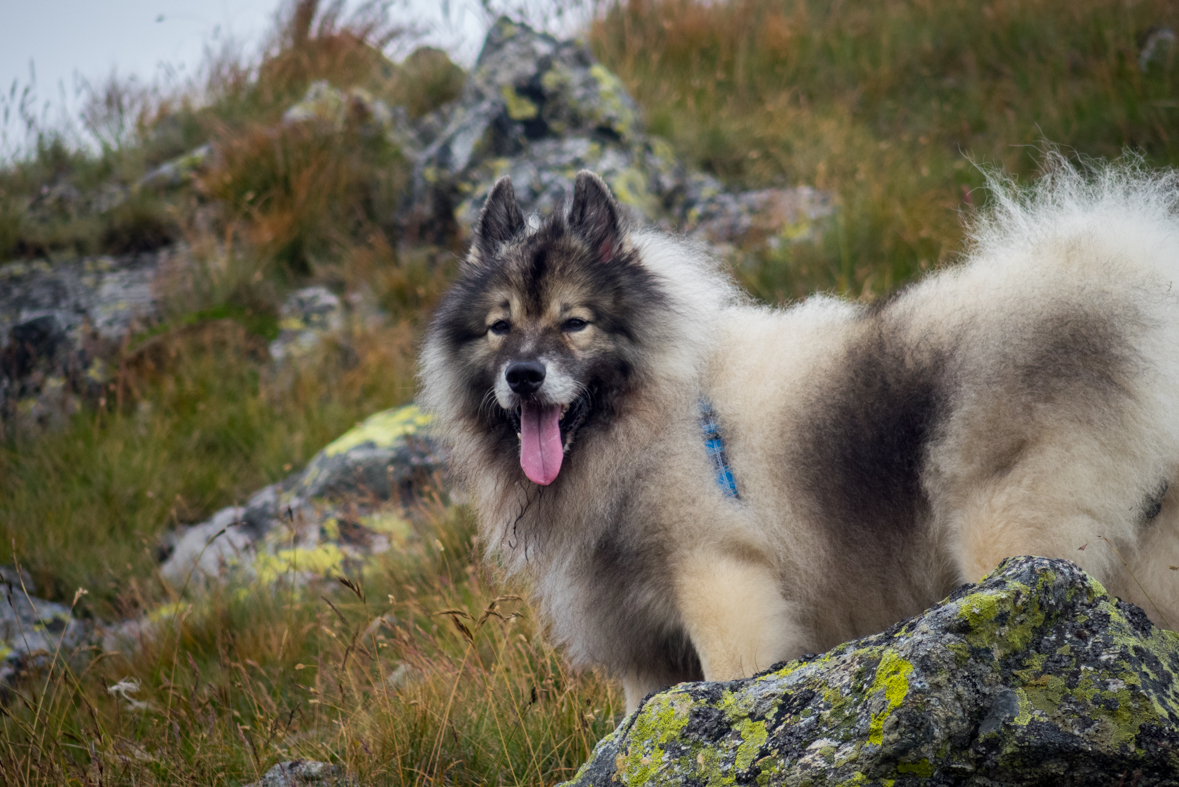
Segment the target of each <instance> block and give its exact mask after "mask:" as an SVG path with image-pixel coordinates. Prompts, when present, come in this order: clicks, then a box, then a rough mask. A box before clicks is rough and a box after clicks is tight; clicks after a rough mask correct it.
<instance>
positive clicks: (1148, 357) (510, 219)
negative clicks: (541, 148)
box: [421, 161, 1179, 709]
mask: <svg viewBox="0 0 1179 787" xmlns="http://www.w3.org/2000/svg"><path fill="white" fill-rule="evenodd" d="M1177 185H1179V184H1177V180H1176V177H1175V175H1173V174H1169V173H1164V174H1150V173H1148V172H1146V171H1144V170H1143V169H1142V168H1141V167H1140V166H1139V165H1137V164H1130V165H1126V166H1121V167H1106V168H1100V169H1097V170H1095V171H1092V172H1089V173H1087V174H1085V173H1081V172H1078V171H1077V170H1076V169H1074V168H1071V167H1070V166H1069V165H1068V164H1065V163H1063V162H1060V161H1057V162H1056V164H1055V167H1054V169H1053V170H1052V172H1051V173H1050V174H1049V175H1048V176H1046V177H1045V178H1044V179H1043V180H1041V182H1040V183H1039V184H1038V185H1037V186H1036V187H1035V188H1034V189H1032V190H1031V191H1029V192H1020V191H1018V190H1017V189H1015V188H1014V187H1012V186H1010V185H1009V184H1005V183H1002V182H998V181H996V182H993V183H992V197H993V199H992V202H993V207H991V208H990V209H989V211H988V212H986V214H985V216H984V217H983V218H982V219H981V220H979V221H978V222H976V225H975V227H974V230H973V233H972V242H971V246H970V248H969V252H968V254H967V259H966V260H965V261H964V262H963V263H962V264H960V265H957V266H955V267H952V268H949V269H947V270H944V271H941V272H940V273H937V274H935V275H932V276H929V277H927V278H926V279H924V280H923V281H921V282H919V283H917V284H915V285H913V286H910V287H908V288H907V289H904V290H902V291H901V292H899V293H897V294H896V295H895V296H893V297H891V298H889V299H887V300H884V301H883V302H878V303H873V304H870V305H868V304H862V303H850V302H847V301H842V300H838V299H835V298H831V297H826V296H818V297H814V298H811V299H809V300H807V301H805V302H803V303H800V304H798V305H795V306H792V307H790V308H785V309H777V308H769V307H765V306H758V305H754V304H752V303H750V302H749V300H748V299H747V298H746V297H745V296H743V295H742V294H741V293H740V292H739V291H738V290H736V289H735V287H734V286H733V284H732V282H731V281H730V280H729V279H728V278H727V277H726V276H725V275H724V274H723V273H721V272H720V271H719V270H718V268H717V266H716V265H715V264H714V263H713V261H712V260H711V259H710V258H709V257H708V256H707V255H706V254H705V253H704V252H703V251H702V250H701V249H700V248H698V247H696V246H693V245H690V244H688V243H685V242H684V241H682V240H677V239H675V238H673V237H669V236H667V235H663V234H658V233H654V232H649V231H644V230H639V229H633V228H630V227H628V226H627V225H626V224H625V223H624V222H623V221H622V219H621V214H620V211H619V207H618V205H617V204H616V203H615V201H614V199H613V197H612V196H611V194H610V192H609V190H608V189H607V187H606V185H605V184H604V183H603V182H602V181H601V180H600V179H599V178H597V177H596V176H595V175H593V174H591V173H588V172H583V173H581V174H580V175H578V177H577V182H576V186H575V190H574V195H573V199H572V202H571V205H570V207H569V211H568V214H567V215H553V216H549V217H547V218H545V219H543V220H541V221H533V222H531V223H530V222H529V221H526V220H525V217H524V216H523V215H522V214H521V212H520V209H519V208H518V207H517V204H516V200H515V197H514V194H513V191H512V185H511V182H510V181H508V180H507V179H503V180H501V181H500V182H499V183H497V184H496V187H495V189H494V190H493V191H492V193H491V195H490V196H489V198H488V200H487V204H486V206H485V208H484V210H483V213H482V216H481V218H480V219H479V222H478V226H477V227H476V230H475V233H476V234H475V242H474V246H473V248H472V250H471V253H470V256H469V258H468V259H467V260H466V262H465V264H464V266H463V268H462V271H461V274H460V276H459V278H458V281H457V282H456V283H455V285H454V287H453V289H452V290H451V291H450V292H449V293H448V294H447V295H446V296H445V297H444V298H443V300H442V302H441V304H440V306H439V308H438V310H437V313H436V315H435V317H434V320H433V323H432V325H431V327H430V330H429V335H428V338H427V341H426V346H425V349H424V352H423V356H422V364H421V379H422V383H423V398H424V402H425V404H426V405H427V407H429V408H430V409H431V410H432V411H433V412H434V413H436V414H437V416H438V418H439V420H440V423H441V424H442V426H443V427H444V429H445V430H446V434H447V435H448V437H449V439H450V440H451V441H452V442H453V446H454V448H453V458H454V464H455V469H456V471H457V473H458V475H459V477H460V478H461V479H462V480H463V481H464V482H465V484H466V487H467V489H468V490H469V492H470V493H471V495H472V499H473V502H474V505H475V508H476V510H477V512H478V518H479V523H480V529H481V536H482V539H483V541H484V543H485V544H487V545H489V549H490V551H491V553H492V554H493V555H494V556H495V557H496V558H497V559H498V560H499V561H500V562H501V563H502V565H503V566H504V567H505V568H506V570H507V571H508V572H510V573H522V574H524V575H526V576H527V577H528V579H529V580H530V583H531V588H532V591H533V593H534V597H535V599H536V601H537V602H538V605H539V608H540V610H541V611H542V613H543V615H544V616H545V618H546V620H547V622H548V625H549V626H550V631H551V635H552V636H553V637H554V638H555V640H556V641H558V642H559V643H562V644H563V645H564V646H565V647H566V648H567V649H568V653H569V655H570V657H571V658H572V660H573V661H574V663H575V664H577V665H585V666H589V665H599V666H602V667H604V668H605V669H606V670H607V671H609V672H610V673H611V674H613V675H614V676H616V677H617V678H619V679H621V680H622V682H623V684H624V687H625V689H626V698H627V705H628V707H629V708H630V709H633V708H635V707H636V706H637V705H638V703H639V700H640V699H641V698H642V697H643V696H644V695H645V694H647V693H648V692H650V691H653V690H656V689H659V688H662V687H665V686H668V685H670V684H673V683H676V682H678V681H682V680H690V679H700V678H707V679H709V680H726V679H732V678H738V677H741V676H747V675H750V674H752V673H754V672H756V671H758V670H762V669H765V668H767V667H769V666H770V665H772V664H773V663H775V662H777V661H781V660H783V659H788V658H793V657H796V656H799V655H801V654H802V653H804V652H808V651H822V650H825V649H827V648H830V647H832V646H834V645H836V644H838V643H840V642H843V641H845V640H847V639H850V638H853V637H856V636H861V635H864V634H868V633H872V632H876V631H879V630H881V629H883V628H886V627H887V626H888V625H890V624H892V623H894V622H896V621H897V620H899V619H901V618H903V617H905V616H908V615H912V614H915V613H917V612H919V611H921V610H922V609H924V608H926V607H927V606H929V605H930V604H932V603H934V602H936V601H937V600H938V599H940V598H942V597H943V596H945V595H946V593H947V592H948V591H949V590H950V589H952V588H953V587H954V586H956V585H957V584H959V583H962V582H973V581H977V580H978V579H979V578H980V577H982V576H983V575H984V574H986V573H987V572H988V571H990V570H991V569H993V568H994V567H995V565H996V564H997V563H998V562H999V561H1000V560H1001V559H1002V558H1004V557H1007V556H1012V555H1023V554H1033V555H1044V556H1051V557H1062V558H1068V559H1070V560H1074V561H1076V562H1077V563H1079V564H1080V565H1081V566H1082V567H1083V568H1085V569H1086V570H1087V571H1089V572H1090V573H1092V574H1094V575H1095V576H1096V577H1098V578H1099V579H1100V580H1101V581H1102V582H1104V583H1106V585H1107V586H1108V587H1109V588H1110V589H1111V590H1112V591H1113V592H1115V593H1118V594H1120V595H1122V596H1123V597H1124V598H1127V599H1129V600H1132V601H1134V602H1135V603H1137V604H1139V605H1141V606H1142V607H1144V608H1145V609H1146V610H1147V612H1148V613H1149V614H1150V615H1151V616H1152V617H1153V618H1154V619H1155V620H1156V622H1159V623H1163V624H1164V625H1171V624H1173V623H1176V622H1179V573H1177V572H1175V571H1172V570H1171V569H1170V566H1171V565H1173V564H1179V505H1177V501H1176V491H1175V490H1176V484H1175V481H1176V473H1177V470H1179V288H1177V287H1176V286H1175V285H1176V284H1177V283H1179V217H1177V206H1179V190H1177Z"/></svg>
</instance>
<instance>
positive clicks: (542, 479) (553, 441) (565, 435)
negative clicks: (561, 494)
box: [512, 399, 585, 486]
mask: <svg viewBox="0 0 1179 787" xmlns="http://www.w3.org/2000/svg"><path fill="white" fill-rule="evenodd" d="M512 417H513V420H515V421H516V422H517V429H516V432H517V434H519V436H520V467H521V468H522V469H523V470H524V475H526V476H528V479H529V480H530V481H532V482H533V483H536V484H540V485H541V486H548V485H549V484H551V483H553V481H555V480H557V474H558V473H560V472H561V463H562V462H563V461H564V459H565V449H566V448H567V447H568V446H569V441H570V439H571V438H572V436H573V431H574V430H575V429H576V428H577V427H578V426H580V424H581V421H582V420H583V419H584V418H585V406H584V403H583V401H582V400H581V399H577V400H575V401H574V402H573V403H572V404H567V405H560V404H542V403H539V402H530V401H525V402H522V403H521V405H520V409H519V410H516V411H515V412H513V413H512Z"/></svg>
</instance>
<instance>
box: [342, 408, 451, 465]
mask: <svg viewBox="0 0 1179 787" xmlns="http://www.w3.org/2000/svg"><path fill="white" fill-rule="evenodd" d="M432 421H433V417H432V416H430V415H429V414H428V413H424V412H422V410H421V409H420V408H418V406H417V405H413V404H409V405H406V406H405V407H398V408H396V409H393V410H385V411H384V412H380V413H377V414H376V415H372V416H369V417H368V418H366V419H365V420H364V421H362V422H360V423H359V424H357V425H356V426H354V427H353V428H352V429H350V430H348V431H347V432H345V433H344V434H343V435H342V436H340V437H338V438H337V439H336V440H334V441H333V442H331V443H329V444H328V446H327V447H326V448H324V449H323V454H324V456H339V455H340V454H342V453H344V452H346V451H350V450H352V449H353V448H356V447H357V446H361V445H364V444H365V443H372V444H373V445H375V446H377V447H379V448H392V447H393V446H394V445H395V444H396V443H397V441H398V440H400V439H402V438H403V437H405V436H406V435H413V434H417V433H418V432H420V431H422V430H424V429H426V428H427V427H428V426H429V425H430V423H431V422H432Z"/></svg>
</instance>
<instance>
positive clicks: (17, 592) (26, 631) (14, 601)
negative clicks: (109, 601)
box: [0, 566, 90, 696]
mask: <svg viewBox="0 0 1179 787" xmlns="http://www.w3.org/2000/svg"><path fill="white" fill-rule="evenodd" d="M33 592H35V589H34V587H33V583H32V581H31V579H30V578H29V577H28V575H27V574H24V573H23V572H18V571H17V569H15V568H13V567H11V566H0V696H3V695H4V694H5V692H6V689H7V688H8V687H9V686H11V685H12V684H13V682H15V681H16V680H17V679H18V678H19V677H20V675H21V674H22V673H24V672H26V671H28V670H30V669H34V668H41V667H45V666H48V665H49V664H50V663H51V662H52V661H53V660H54V659H55V658H56V659H57V660H58V663H61V662H63V661H64V660H65V659H66V658H68V657H70V656H71V655H72V653H73V652H74V650H75V649H77V648H78V647H80V646H81V645H83V644H84V643H85V642H86V641H87V638H88V637H89V634H90V632H89V629H88V627H87V626H86V624H84V623H83V622H82V621H80V620H77V619H75V618H74V617H73V614H72V613H71V611H70V608H69V607H67V606H64V605H62V604H55V603H53V602H52V601H46V600H45V599H41V598H37V597H35V596H33V595H32V593H33Z"/></svg>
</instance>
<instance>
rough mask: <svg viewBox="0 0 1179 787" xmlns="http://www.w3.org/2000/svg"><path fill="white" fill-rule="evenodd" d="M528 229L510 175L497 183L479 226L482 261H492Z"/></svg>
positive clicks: (478, 248)
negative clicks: (504, 247)
mask: <svg viewBox="0 0 1179 787" xmlns="http://www.w3.org/2000/svg"><path fill="white" fill-rule="evenodd" d="M523 229H524V214H523V213H521V212H520V206H519V205H517V204H516V190H515V189H513V188H512V179H511V178H510V177H508V176H507V175H504V176H503V177H502V178H500V179H499V180H497V181H496V182H495V185H494V186H492V187H491V193H490V194H488V195H487V201H486V202H485V203H483V211H482V212H481V213H480V214H479V220H478V221H477V222H475V250H476V251H477V252H478V254H479V257H480V259H481V260H482V261H486V260H490V259H492V258H493V257H494V256H495V255H496V253H497V252H498V251H499V248H500V246H502V245H504V244H505V243H507V242H508V241H510V240H511V239H512V238H514V237H516V235H518V234H519V233H520V231H521V230H523Z"/></svg>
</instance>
